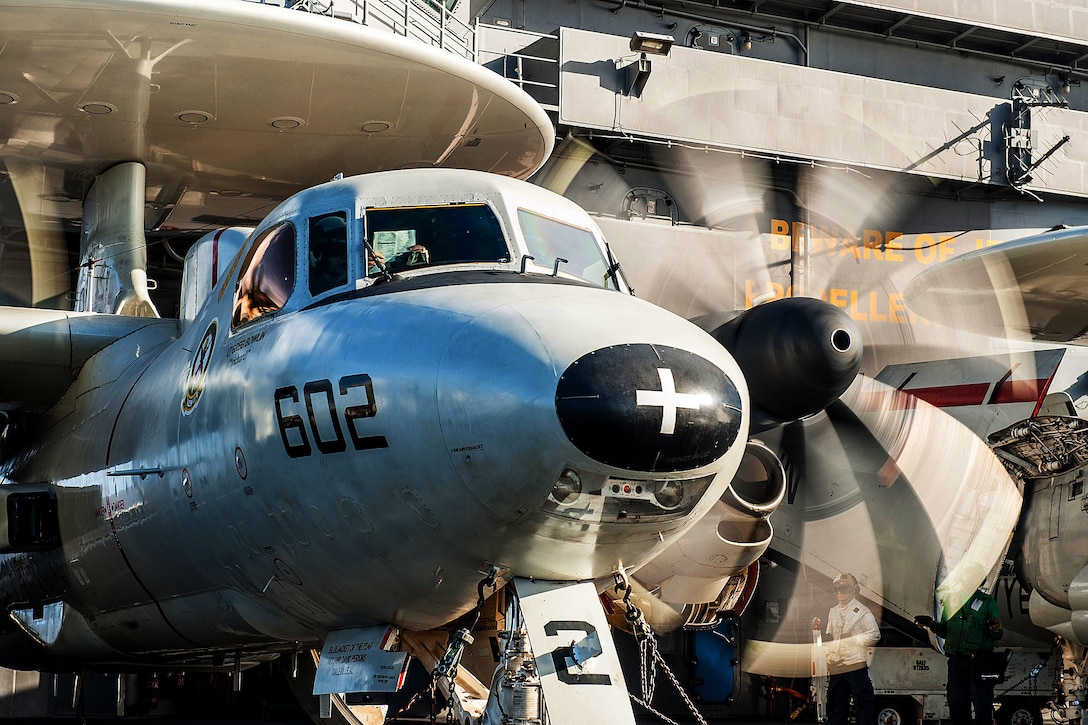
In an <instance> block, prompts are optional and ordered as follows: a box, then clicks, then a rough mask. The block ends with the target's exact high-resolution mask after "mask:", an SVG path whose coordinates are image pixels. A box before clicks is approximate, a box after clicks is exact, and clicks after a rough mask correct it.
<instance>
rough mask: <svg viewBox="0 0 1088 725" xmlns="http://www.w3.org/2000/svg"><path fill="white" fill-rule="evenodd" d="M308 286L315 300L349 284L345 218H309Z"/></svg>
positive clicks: (338, 214)
mask: <svg viewBox="0 0 1088 725" xmlns="http://www.w3.org/2000/svg"><path fill="white" fill-rule="evenodd" d="M307 241H308V244H309V254H307V258H308V260H309V265H308V266H309V275H308V277H309V285H310V294H311V295H312V296H314V297H317V296H318V295H320V294H322V293H323V292H328V291H329V290H331V289H334V288H336V287H342V286H343V285H345V284H347V283H348V215H347V213H346V212H342V211H338V212H333V213H332V214H322V215H321V216H315V217H310V225H309V237H308V240H307Z"/></svg>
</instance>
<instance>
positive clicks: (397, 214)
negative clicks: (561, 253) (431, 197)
mask: <svg viewBox="0 0 1088 725" xmlns="http://www.w3.org/2000/svg"><path fill="white" fill-rule="evenodd" d="M363 214H364V219H365V221H364V225H363V226H364V230H365V235H366V247H367V255H368V257H369V258H368V263H367V276H368V277H371V278H373V277H378V276H382V275H388V274H397V273H403V272H412V271H416V270H421V269H429V268H434V267H441V266H451V265H460V264H491V265H498V264H508V263H509V262H510V259H511V252H510V243H509V241H508V239H507V235H506V233H505V232H504V230H503V225H502V222H501V221H500V220H499V217H498V215H497V214H496V213H495V210H494V209H493V208H492V207H491V206H490V205H489V204H486V203H482V202H460V203H444V204H427V205H413V206H381V207H366V208H365V209H364V210H363ZM374 256H377V257H378V258H379V259H380V260H381V262H382V264H378V263H377V262H376V261H375V260H374V259H373V257H374Z"/></svg>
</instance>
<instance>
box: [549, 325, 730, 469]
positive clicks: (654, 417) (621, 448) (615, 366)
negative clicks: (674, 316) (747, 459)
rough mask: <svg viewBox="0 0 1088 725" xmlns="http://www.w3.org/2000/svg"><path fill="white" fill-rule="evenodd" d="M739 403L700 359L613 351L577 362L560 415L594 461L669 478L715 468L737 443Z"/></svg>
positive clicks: (666, 350) (652, 348)
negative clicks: (712, 465) (674, 473)
mask: <svg viewBox="0 0 1088 725" xmlns="http://www.w3.org/2000/svg"><path fill="white" fill-rule="evenodd" d="M741 404H742V403H741V399H740V393H739V392H738V391H737V388H736V386H735V385H734V384H733V381H731V380H730V379H729V377H728V376H727V375H726V374H725V373H724V372H722V370H721V369H720V368H719V367H718V366H716V365H714V364H713V363H711V362H710V361H709V360H706V359H704V358H702V357H699V356H698V355H695V354H693V353H690V352H687V351H686V350H680V349H677V348H674V347H664V346H661V345H645V344H640V345H616V346H614V347H606V348H602V349H600V350H595V351H594V352H591V353H589V354H587V355H583V356H582V357H581V358H579V359H578V360H576V361H575V362H573V363H572V364H571V365H570V367H568V368H567V369H566V371H565V372H564V373H563V376H562V377H561V378H560V379H559V385H558V387H557V389H556V393H555V409H556V412H557V413H558V414H559V422H560V423H561V424H562V426H563V430H564V432H565V433H566V434H567V437H568V438H569V439H570V441H571V442H572V443H573V444H574V445H576V446H577V447H578V448H579V450H581V451H582V452H583V453H585V454H586V455H587V456H589V457H590V458H593V459H594V460H597V461H600V462H601V463H605V464H608V465H610V466H616V467H617V468H625V469H628V470H632V471H649V472H655V473H659V472H660V473H666V472H671V471H683V470H689V469H693V468H698V467H700V466H705V465H707V464H708V463H712V462H714V461H715V460H717V459H718V458H720V457H721V456H722V455H724V454H725V452H726V451H727V450H728V449H729V447H730V446H731V445H732V444H733V442H734V441H736V439H737V434H738V433H739V431H740V424H741Z"/></svg>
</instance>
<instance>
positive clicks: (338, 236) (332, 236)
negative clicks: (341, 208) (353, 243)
mask: <svg viewBox="0 0 1088 725" xmlns="http://www.w3.org/2000/svg"><path fill="white" fill-rule="evenodd" d="M346 238H347V223H346V222H345V221H344V219H343V218H342V217H341V216H340V215H339V214H330V215H329V216H327V217H325V218H324V219H321V220H320V221H318V222H317V224H315V225H314V227H313V240H312V241H314V242H317V243H322V242H325V243H327V242H342V241H344V240H345V239H346Z"/></svg>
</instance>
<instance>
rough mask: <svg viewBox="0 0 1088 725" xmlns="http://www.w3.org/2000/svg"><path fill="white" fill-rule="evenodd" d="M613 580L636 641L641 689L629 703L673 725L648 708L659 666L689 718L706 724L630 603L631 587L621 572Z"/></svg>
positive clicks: (642, 616) (644, 619)
mask: <svg viewBox="0 0 1088 725" xmlns="http://www.w3.org/2000/svg"><path fill="white" fill-rule="evenodd" d="M615 577H616V591H621V590H622V591H623V606H624V610H625V611H624V617H625V618H626V619H627V621H628V623H629V624H630V625H631V628H632V630H633V631H634V633H635V639H636V640H638V658H639V675H640V680H641V682H640V683H639V684H640V686H641V688H642V698H638V697H635V695H634V694H630V693H629V694H630V697H631V699H632V700H633V701H635V702H637V703H638V704H639V705H642V707H644V708H646V709H647V710H648V711H649V712H651V713H653V714H654V715H657V716H658V717H659V718H661V719H662V720H663V721H665V722H667V723H669V725H677V723H676V722H675V721H674V720H671V719H669V718H668V717H666V716H665V715H664V714H662V713H661V712H659V711H657V710H656V709H654V708H653V707H652V706H651V705H650V703H651V702H653V699H654V692H655V690H656V687H657V668H658V667H659V666H660V667H661V671H662V672H664V673H665V676H666V677H668V678H669V682H671V683H672V686H673V687H674V688H676V692H677V693H679V695H680V698H681V699H682V700H683V701H684V704H685V705H687V706H688V709H689V710H690V711H691V714H692V715H694V716H695V720H696V722H698V723H699V725H707V722H706V720H705V719H704V718H703V716H702V714H701V713H700V712H699V710H698V709H697V708H696V707H695V703H693V702H692V701H691V698H689V697H688V694H687V692H685V691H684V688H683V686H682V685H681V684H680V681H679V680H678V679H677V678H676V675H675V674H674V673H673V671H672V669H671V668H670V667H669V665H668V663H666V662H665V658H664V657H662V656H661V652H660V651H658V649H657V636H656V635H654V632H653V630H652V629H650V625H649V624H647V623H646V618H645V616H644V615H643V614H642V610H641V609H639V608H638V607H636V606H635V605H634V604H632V603H631V585H630V583H629V582H628V581H627V577H626V575H625V574H624V573H623V572H616V574H615Z"/></svg>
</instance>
